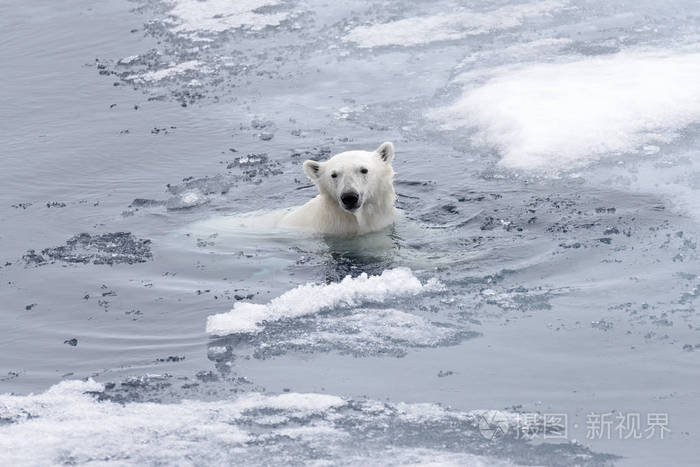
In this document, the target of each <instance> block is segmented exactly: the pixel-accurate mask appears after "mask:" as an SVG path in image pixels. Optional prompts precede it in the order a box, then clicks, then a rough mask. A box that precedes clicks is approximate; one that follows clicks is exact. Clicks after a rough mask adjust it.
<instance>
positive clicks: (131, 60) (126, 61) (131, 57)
mask: <svg viewBox="0 0 700 467" xmlns="http://www.w3.org/2000/svg"><path fill="white" fill-rule="evenodd" d="M138 59H139V56H138V55H129V56H128V57H124V58H121V59H119V61H118V62H117V63H118V64H119V65H131V64H132V63H134V62H135V61H136V60H138Z"/></svg>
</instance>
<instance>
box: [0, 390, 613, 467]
mask: <svg viewBox="0 0 700 467" xmlns="http://www.w3.org/2000/svg"><path fill="white" fill-rule="evenodd" d="M102 391H103V386H102V385H101V384H99V383H96V382H94V381H92V380H88V381H64V382H62V383H59V384H57V385H55V386H53V387H52V388H50V389H49V390H48V391H46V392H44V393H41V394H32V395H28V396H16V395H10V394H3V395H0V408H2V412H0V415H1V416H2V420H1V423H0V465H60V464H66V463H70V464H71V465H82V464H94V463H99V464H105V463H108V462H111V463H114V464H117V465H154V464H156V465H181V464H182V463H183V461H182V460H183V459H186V460H187V462H188V463H190V464H195V465H229V464H233V463H235V464H237V465H238V464H240V465H259V464H269V463H271V462H272V463H273V464H275V465H290V464H304V465H305V464H313V465H330V464H337V463H339V462H342V464H343V465H355V464H358V463H369V464H379V465H408V464H411V465H429V463H430V462H433V463H435V464H436V465H489V466H493V465H498V466H500V465H510V464H507V463H505V462H506V461H502V460H501V459H502V458H504V457H507V455H508V453H509V452H511V450H512V448H513V447H517V449H518V451H517V452H518V453H519V455H520V456H521V457H523V458H527V459H528V460H529V461H530V462H531V463H532V464H549V463H551V459H552V458H551V457H548V456H550V455H551V454H548V451H546V450H542V449H541V444H540V443H538V445H528V444H525V443H523V440H522V439H518V438H515V437H511V438H510V439H515V442H517V444H516V445H514V446H510V445H508V444H507V443H511V442H513V441H511V440H510V439H509V438H503V439H502V440H500V441H499V443H488V442H486V441H485V439H484V433H487V434H488V430H490V429H491V424H492V423H494V422H495V423H498V426H499V427H500V428H501V429H502V431H503V432H504V433H518V432H520V433H531V434H532V433H545V432H546V431H545V430H549V429H550V424H545V423H544V420H543V418H542V417H541V416H539V415H537V414H532V415H533V416H532V417H527V418H525V417H521V416H520V415H519V414H514V413H511V412H502V411H485V410H477V411H471V412H464V411H455V410H451V409H448V408H444V407H441V406H440V405H438V404H433V403H420V404H408V403H402V402H399V403H394V404H392V403H389V402H382V401H377V400H372V399H368V400H365V399H363V400H346V399H344V398H341V397H338V396H335V395H328V394H313V393H311V394H300V393H286V394H280V395H266V394H261V393H258V392H252V393H248V394H243V395H237V396H235V397H233V398H226V399H224V400H217V401H195V400H185V401H182V402H180V403H169V404H156V403H141V402H127V403H123V404H121V403H114V402H110V401H101V402H100V401H98V399H97V398H96V397H95V396H94V394H91V393H99V392H102ZM484 430H486V431H484ZM516 430H517V431H516ZM368 434H371V441H370V440H369V438H368ZM407 439H408V440H410V441H411V445H410V447H406V446H405V445H404V444H405V443H403V442H400V441H399V442H397V440H407ZM358 443H360V444H362V445H363V449H362V450H361V452H358V449H357V446H358ZM504 443H506V444H504ZM446 445H449V446H450V451H451V452H445V446H446ZM491 447H493V448H491ZM473 452H478V453H479V454H480V455H478V456H477V455H474V454H472V453H473ZM556 456H557V457H556V460H557V461H558V462H559V463H561V464H567V465H568V464H574V463H575V461H580V459H582V458H585V459H588V460H590V464H591V465H603V464H607V463H606V462H604V461H606V460H608V461H609V460H610V459H609V456H605V455H599V454H595V453H592V452H591V451H590V450H588V449H586V448H584V447H582V446H580V445H577V444H573V443H565V442H560V443H558V444H557V450H556ZM583 456H585V457H583ZM271 459H273V460H272V461H271ZM548 461H550V462H548Z"/></svg>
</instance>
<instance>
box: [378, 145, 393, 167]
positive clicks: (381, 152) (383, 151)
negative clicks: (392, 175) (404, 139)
mask: <svg viewBox="0 0 700 467" xmlns="http://www.w3.org/2000/svg"><path fill="white" fill-rule="evenodd" d="M375 152H376V153H377V155H378V156H379V158H380V159H381V160H382V161H384V162H386V163H387V164H390V163H391V161H392V160H394V144H393V143H389V142H386V143H382V145H381V146H379V147H378V148H377V150H376V151H375Z"/></svg>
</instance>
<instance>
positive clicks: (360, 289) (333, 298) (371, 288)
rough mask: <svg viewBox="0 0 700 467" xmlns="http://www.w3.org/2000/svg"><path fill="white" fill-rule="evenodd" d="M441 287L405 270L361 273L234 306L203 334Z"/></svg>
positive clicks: (254, 327) (248, 329) (256, 327)
mask: <svg viewBox="0 0 700 467" xmlns="http://www.w3.org/2000/svg"><path fill="white" fill-rule="evenodd" d="M441 287H442V286H441V284H440V283H439V282H438V281H437V280H435V279H431V280H429V281H428V282H426V283H425V284H422V283H421V282H420V281H419V280H418V278H417V277H416V276H414V275H413V273H412V272H411V271H410V270H409V269H406V268H397V269H391V270H386V271H384V272H383V273H382V274H381V275H379V276H368V275H367V274H365V273H363V274H361V275H360V276H358V277H356V278H352V277H350V276H348V277H346V278H345V279H343V280H342V281H340V282H337V283H332V284H327V285H317V284H305V285H301V286H299V287H296V288H294V289H292V290H290V291H288V292H286V293H284V294H282V295H281V296H279V297H277V298H275V299H273V300H271V301H270V302H269V303H268V304H265V305H261V304H254V303H246V302H241V303H236V305H235V306H234V307H233V310H231V311H230V312H228V313H222V314H218V315H213V316H210V317H209V318H208V319H207V326H206V331H207V333H209V334H213V335H218V336H225V335H228V334H235V333H257V332H259V331H261V330H262V329H263V327H264V326H263V325H262V324H261V323H262V322H263V321H277V320H280V319H284V318H295V317H299V316H304V315H309V314H313V313H317V312H319V311H321V310H323V309H327V308H331V307H337V306H350V307H352V306H356V305H357V304H359V303H362V302H367V301H370V302H375V303H376V302H383V301H384V300H386V299H388V298H394V297H399V296H402V295H417V294H419V293H421V292H424V291H430V290H440V289H441Z"/></svg>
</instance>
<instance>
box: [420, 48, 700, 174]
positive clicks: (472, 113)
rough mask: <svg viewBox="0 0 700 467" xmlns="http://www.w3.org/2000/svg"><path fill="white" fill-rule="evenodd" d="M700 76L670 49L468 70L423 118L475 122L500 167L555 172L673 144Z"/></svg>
mask: <svg viewBox="0 0 700 467" xmlns="http://www.w3.org/2000/svg"><path fill="white" fill-rule="evenodd" d="M698 76H700V53H694V52H674V51H668V50H666V51H664V50H656V51H628V52H622V53H618V54H614V55H606V56H598V57H586V58H580V57H579V58H577V59H574V60H571V61H567V62H559V63H541V64H528V65H521V66H514V67H502V68H496V69H493V70H491V76H490V78H488V79H487V80H486V81H485V82H483V81H484V79H483V73H481V74H479V75H476V76H475V75H474V74H470V73H465V74H464V75H463V76H462V77H461V78H460V79H459V80H458V81H461V82H462V83H463V84H464V85H465V86H466V90H465V91H464V92H463V94H462V96H461V97H460V98H459V99H457V101H456V102H455V103H454V104H452V105H450V106H447V107H444V108H440V109H436V110H434V111H431V112H430V113H429V116H430V117H432V118H434V119H437V120H439V121H441V122H442V124H443V126H444V128H446V129H457V128H475V129H476V134H475V136H474V141H475V142H476V143H477V144H484V145H488V146H491V147H494V148H496V149H497V150H498V151H499V152H500V154H501V156H502V160H501V163H502V164H503V165H504V166H506V167H510V168H519V169H542V170H545V171H556V170H560V169H566V168H571V167H575V166H580V165H584V164H586V163H589V162H591V161H594V160H597V159H599V158H601V157H603V156H606V155H619V154H621V153H628V152H635V151H643V152H647V153H648V152H649V151H650V150H651V149H649V148H653V147H654V145H653V143H659V142H669V141H672V140H673V138H674V137H675V136H676V135H677V134H678V131H679V130H681V129H683V128H684V127H686V126H688V125H689V124H691V123H694V122H698V121H700V79H698ZM645 147H646V149H645Z"/></svg>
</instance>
